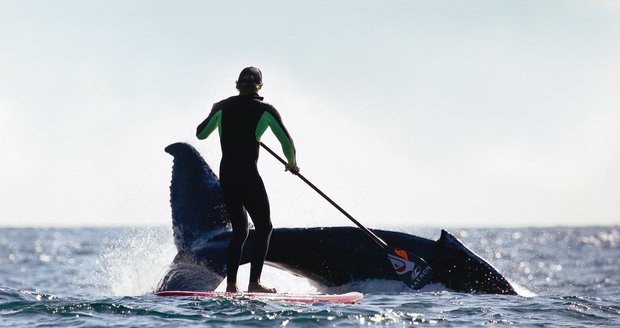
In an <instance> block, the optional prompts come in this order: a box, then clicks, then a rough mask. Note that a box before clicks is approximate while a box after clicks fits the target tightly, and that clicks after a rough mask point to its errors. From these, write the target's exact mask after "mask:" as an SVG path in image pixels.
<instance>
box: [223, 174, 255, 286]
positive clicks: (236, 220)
mask: <svg viewBox="0 0 620 328" xmlns="http://www.w3.org/2000/svg"><path fill="white" fill-rule="evenodd" d="M221 187H222V196H223V198H224V203H225V204H226V210H227V211H228V215H229V217H230V223H231V225H232V229H233V231H232V237H231V239H230V241H229V242H228V250H227V254H226V282H227V287H226V291H227V292H231V293H234V292H239V288H237V271H238V270H239V264H240V262H241V253H242V251H243V244H245V240H246V239H247V238H248V216H247V214H246V212H245V210H244V209H243V205H242V203H241V197H240V193H239V192H238V190H237V189H236V188H234V187H232V188H231V187H230V186H229V185H227V184H225V183H223V184H221Z"/></svg>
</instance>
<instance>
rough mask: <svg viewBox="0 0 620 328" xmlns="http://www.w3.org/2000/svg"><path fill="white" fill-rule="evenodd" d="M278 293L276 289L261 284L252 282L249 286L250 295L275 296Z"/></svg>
mask: <svg viewBox="0 0 620 328" xmlns="http://www.w3.org/2000/svg"><path fill="white" fill-rule="evenodd" d="M277 292H278V291H277V290H276V289H275V288H269V287H265V286H263V285H261V284H260V283H259V282H251V283H250V284H249V285H248V293H270V294H275V293H277Z"/></svg>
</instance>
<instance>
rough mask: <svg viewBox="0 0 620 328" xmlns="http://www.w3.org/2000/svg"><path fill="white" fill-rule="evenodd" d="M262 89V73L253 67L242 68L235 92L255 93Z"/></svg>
mask: <svg viewBox="0 0 620 328" xmlns="http://www.w3.org/2000/svg"><path fill="white" fill-rule="evenodd" d="M262 87H263V73H261V71H260V70H259V69H258V68H256V67H253V66H250V67H246V68H244V69H243V70H242V71H241V73H240V74H239V79H238V80H237V90H239V92H240V93H242V94H244V93H256V92H258V90H260V88H262Z"/></svg>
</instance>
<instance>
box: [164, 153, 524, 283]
mask: <svg viewBox="0 0 620 328" xmlns="http://www.w3.org/2000/svg"><path fill="white" fill-rule="evenodd" d="M165 151H166V152H167V153H169V154H170V155H172V156H173V158H174V159H173V167H172V182H171V185H170V205H171V207H172V229H173V235H174V242H175V246H176V248H177V250H178V253H177V255H176V257H175V258H174V260H173V262H172V263H171V264H170V267H169V269H168V271H167V273H166V274H165V276H164V277H163V279H162V280H161V282H160V283H159V286H158V287H157V290H158V291H167V290H168V291H170V290H181V291H212V290H214V289H216V288H217V287H218V286H219V285H220V284H221V283H222V281H223V280H224V278H225V276H226V248H227V246H228V240H229V238H230V236H231V228H230V226H229V225H228V216H227V213H226V208H225V206H224V203H223V200H222V195H221V191H220V187H219V180H218V178H217V176H216V175H215V174H214V173H213V171H212V170H211V168H210V167H209V165H208V164H207V163H206V162H205V160H204V159H203V157H202V156H201V155H200V153H199V152H198V151H197V150H196V149H195V148H194V147H192V146H191V145H189V144H187V143H175V144H172V145H169V146H168V147H166V149H165ZM372 231H373V232H374V233H375V234H377V235H378V236H379V237H380V238H382V239H383V240H385V241H386V242H387V243H388V244H389V245H390V246H393V247H396V248H399V249H405V250H408V251H410V252H412V253H414V254H416V255H418V256H420V257H421V258H423V259H425V260H426V261H427V262H428V264H429V265H430V266H431V267H432V269H433V279H432V282H433V283H441V284H443V285H445V286H446V287H447V288H449V289H451V290H454V291H457V292H467V293H490V294H512V295H516V294H517V292H516V291H515V288H514V287H513V286H512V285H511V283H510V282H509V281H508V280H507V279H506V278H505V277H504V276H503V275H502V274H501V273H499V271H498V270H496V269H495V268H494V267H493V266H492V265H491V264H489V263H488V262H487V261H485V260H484V259H483V258H481V257H480V256H478V255H477V254H475V253H474V252H472V251H471V250H470V249H468V248H467V247H466V246H465V245H463V243H461V242H460V241H459V240H458V239H457V238H456V237H454V236H453V235H451V234H450V233H448V232H447V231H445V230H442V231H441V236H440V238H439V239H438V240H430V239H426V238H421V237H418V236H414V235H411V234H407V233H402V232H396V231H386V230H377V229H372ZM253 239H254V237H253V230H250V235H249V236H248V239H247V241H246V243H245V246H244V251H243V254H244V255H243V256H242V259H241V263H242V264H245V263H249V262H250V258H249V254H251V248H252V244H253ZM265 264H267V265H271V266H274V267H277V268H280V269H283V270H286V271H289V272H291V273H293V274H296V275H299V276H302V277H305V278H307V279H309V280H311V281H312V282H314V283H315V284H318V285H322V286H326V287H335V286H342V285H346V284H349V283H352V282H356V281H363V280H368V279H386V280H400V279H399V278H398V277H396V274H395V272H394V269H393V267H392V266H391V265H390V263H389V262H388V261H387V259H386V254H385V252H384V251H383V250H382V249H381V248H379V247H377V245H376V244H375V243H374V241H373V240H372V239H370V238H368V236H366V235H365V234H364V232H362V231H361V230H360V229H358V228H354V227H316V228H275V229H274V230H273V233H272V236H271V243H270V247H269V251H268V253H267V257H266V260H265Z"/></svg>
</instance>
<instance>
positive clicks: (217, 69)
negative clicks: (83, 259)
mask: <svg viewBox="0 0 620 328" xmlns="http://www.w3.org/2000/svg"><path fill="white" fill-rule="evenodd" d="M250 65H253V66H257V67H259V68H261V70H262V71H263V74H264V76H263V77H264V82H265V86H264V88H263V91H262V92H261V95H263V96H264V97H265V100H266V101H267V102H270V103H271V104H273V105H274V106H275V107H276V108H277V109H278V110H279V111H280V113H281V114H282V116H283V119H284V122H285V124H286V125H287V127H288V129H289V131H290V133H291V134H292V136H293V139H294V140H295V143H296V146H297V149H298V161H299V164H300V166H301V169H302V173H303V174H304V175H305V176H306V177H307V178H308V179H310V180H311V181H312V182H314V183H315V184H316V185H317V186H318V187H319V188H321V189H323V191H324V192H326V193H327V194H328V195H330V196H331V197H332V198H333V199H334V200H335V201H336V202H337V203H339V204H340V205H341V206H342V207H344V208H345V209H347V210H348V211H349V212H350V213H351V214H352V215H353V216H354V217H356V218H357V219H358V220H359V221H360V222H362V223H363V224H365V225H366V226H369V227H383V228H389V227H395V226H431V227H476V226H482V227H487V226H492V227H495V226H498V227H499V226H552V225H590V224H620V2H617V1H613V0H611V1H596V0H584V1H571V0H558V1H549V0H532V1H521V0H519V1H518V0H513V1H508V0H500V1H497V0H485V1H459V0H454V1H435V0H429V1H414V0H403V1H360V0H355V1H333V0H329V1H328V0H325V1H306V2H298V1H226V2H225V1H137V0H136V1H131V0H128V1H63V0H57V1H26V0H16V1H7V0H0V147H1V148H2V149H3V153H4V156H3V160H2V161H0V181H1V183H0V208H1V212H0V226H37V227H38V226H84V225H87V226H93V225H94V226H102V225H104V226H108V225H169V224H170V208H169V193H168V187H169V184H170V175H171V167H172V158H171V157H170V156H169V155H168V154H166V153H164V151H163V149H164V147H166V146H167V145H168V144H171V143H174V142H179V141H183V142H189V143H191V144H192V145H194V146H195V147H197V149H199V151H200V152H201V153H202V154H203V155H204V156H205V158H206V159H207V162H208V163H209V164H210V165H211V166H212V167H213V168H214V169H215V170H216V171H217V168H218V165H219V159H220V157H219V156H220V152H219V140H218V139H217V136H216V135H214V136H213V137H210V138H209V139H208V140H206V141H198V140H197V139H196V138H195V136H194V133H195V127H196V125H198V124H199V123H200V122H201V121H202V120H203V119H204V117H206V115H207V114H208V112H209V110H210V108H211V106H212V104H213V103H214V102H216V101H218V100H220V99H222V98H225V97H228V96H231V95H234V94H235V89H234V81H235V80H236V78H237V76H238V73H239V71H240V70H241V69H242V68H243V67H246V66H250ZM264 141H266V142H267V143H269V144H271V145H272V148H276V147H277V144H276V143H277V142H276V140H275V138H273V137H272V136H271V134H270V132H267V133H266V136H265V138H264ZM260 168H261V172H262V174H263V178H264V180H265V181H266V185H267V189H268V192H269V196H270V200H271V206H272V214H273V215H272V219H273V222H274V226H276V227H282V226H289V227H295V226H337V225H351V224H350V222H349V221H348V220H347V219H346V218H345V217H343V216H342V215H341V214H340V213H338V212H337V211H336V210H334V209H333V208H332V207H331V205H329V204H328V203H326V202H325V201H324V200H323V199H321V198H320V197H319V196H318V195H316V193H314V192H313V191H312V190H310V188H309V187H307V186H306V185H305V184H303V183H302V182H301V181H300V180H298V179H297V178H296V177H294V176H291V175H289V174H288V173H286V174H285V173H284V172H283V168H282V167H281V166H280V164H279V163H277V162H276V161H275V160H274V159H272V158H270V155H269V154H268V153H262V156H261V160H260Z"/></svg>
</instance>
